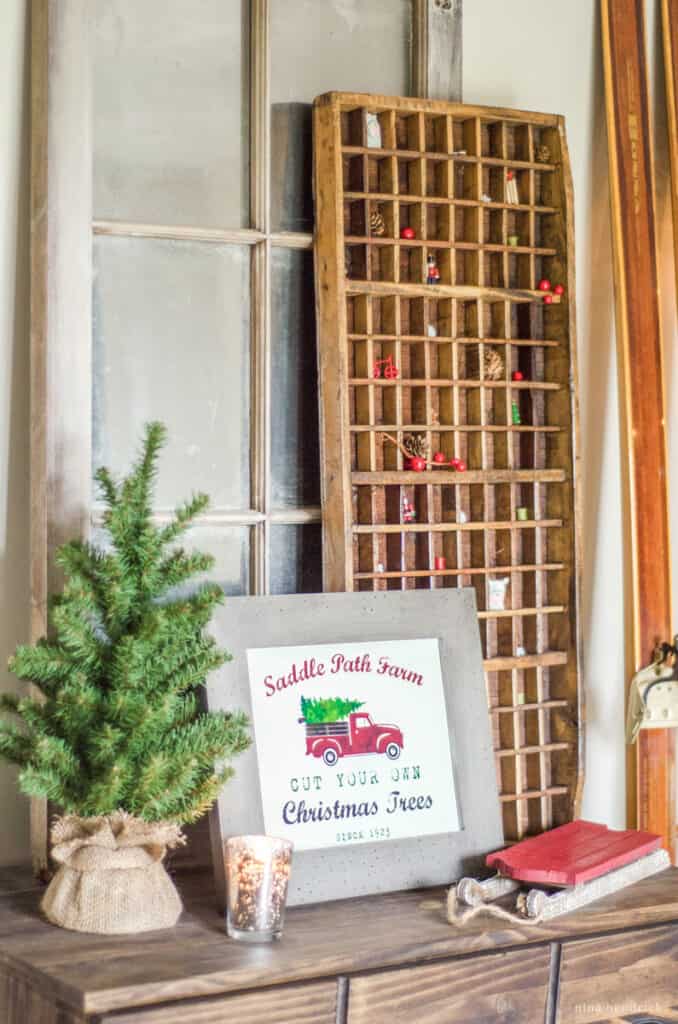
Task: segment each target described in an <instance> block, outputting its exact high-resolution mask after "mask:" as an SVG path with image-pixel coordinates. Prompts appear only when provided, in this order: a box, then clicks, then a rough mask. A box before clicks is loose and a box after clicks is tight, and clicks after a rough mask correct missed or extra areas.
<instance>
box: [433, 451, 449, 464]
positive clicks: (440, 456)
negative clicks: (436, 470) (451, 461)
mask: <svg viewBox="0 0 678 1024" xmlns="http://www.w3.org/2000/svg"><path fill="white" fill-rule="evenodd" d="M433 461H434V462H436V463H437V464H438V465H439V466H442V465H444V464H445V463H446V462H447V455H446V454H445V452H436V453H435V455H434V456H433Z"/></svg>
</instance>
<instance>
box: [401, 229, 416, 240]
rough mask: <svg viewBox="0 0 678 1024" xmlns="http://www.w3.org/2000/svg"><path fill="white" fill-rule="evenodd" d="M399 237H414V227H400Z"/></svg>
mask: <svg viewBox="0 0 678 1024" xmlns="http://www.w3.org/2000/svg"><path fill="white" fill-rule="evenodd" d="M400 237H401V238H414V237H415V234H414V228H401V229H400Z"/></svg>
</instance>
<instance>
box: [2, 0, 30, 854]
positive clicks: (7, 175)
mask: <svg viewBox="0 0 678 1024" xmlns="http://www.w3.org/2000/svg"><path fill="white" fill-rule="evenodd" d="M26 8H27V4H26V0H2V2H0V689H1V690H7V689H9V688H10V687H11V686H12V682H11V680H10V677H9V675H8V673H7V671H6V669H5V663H6V661H7V657H8V655H9V654H10V653H11V651H12V649H13V647H14V645H15V644H16V643H17V642H18V641H20V640H23V639H25V638H26V636H27V632H28V422H29V421H28V280H29V273H28V117H27V115H28V78H27V70H28V68H27V62H26ZM28 856H29V843H28V808H27V801H26V800H25V799H24V798H23V797H21V796H19V794H18V793H17V791H16V785H15V773H14V771H13V770H11V769H9V768H7V766H6V765H4V764H0V864H11V863H16V862H18V861H20V860H25V859H27V858H28Z"/></svg>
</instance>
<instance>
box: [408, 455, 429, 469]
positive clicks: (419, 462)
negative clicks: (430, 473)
mask: <svg viewBox="0 0 678 1024" xmlns="http://www.w3.org/2000/svg"><path fill="white" fill-rule="evenodd" d="M410 469H411V470H413V472H415V473H423V472H424V470H425V469H426V459H423V458H422V457H421V455H413V456H412V458H411V459H410Z"/></svg>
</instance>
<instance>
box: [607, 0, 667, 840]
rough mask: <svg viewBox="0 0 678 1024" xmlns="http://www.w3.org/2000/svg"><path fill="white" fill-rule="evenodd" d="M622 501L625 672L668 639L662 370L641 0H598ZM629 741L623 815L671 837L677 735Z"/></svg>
mask: <svg viewBox="0 0 678 1024" xmlns="http://www.w3.org/2000/svg"><path fill="white" fill-rule="evenodd" d="M601 3H602V26H603V57H604V64H605V95H606V106H607V128H608V130H607V135H608V147H609V159H610V183H611V203H612V236H613V247H614V260H615V299H616V308H617V344H618V351H619V366H620V390H621V395H622V420H623V426H622V431H623V433H622V451H623V452H624V453H625V471H624V485H625V492H626V493H625V502H626V506H627V520H628V524H629V529H630V553H631V555H630V565H629V566H628V569H629V573H630V578H631V595H630V597H631V601H630V605H631V607H630V617H631V620H632V621H631V647H632V652H631V655H630V657H631V664H630V665H629V666H628V668H629V670H630V671H629V672H628V676H629V677H630V676H631V674H632V672H633V671H636V670H637V669H638V668H640V667H641V665H643V664H647V663H648V662H649V661H650V660H651V658H652V652H653V649H654V646H655V644H656V643H657V642H658V641H665V640H670V639H671V627H672V622H671V594H670V580H669V565H670V553H669V525H668V506H667V477H666V471H667V467H666V438H665V431H664V379H663V368H662V340H661V323H660V316H659V282H658V272H657V252H656V233H655V210H654V198H653V190H654V173H653V155H652V143H651V125H650V118H649V112H648V86H647V67H646V57H645V25H644V10H643V5H642V3H641V0H601ZM635 753H636V748H630V760H629V766H628V772H627V798H628V817H629V821H628V824H629V825H631V826H637V827H638V828H642V829H647V830H648V831H650V832H656V833H657V834H659V835H661V836H662V838H663V842H664V845H665V847H666V849H667V850H669V851H670V852H671V853H672V854H673V852H674V843H675V798H674V736H673V733H672V732H671V731H670V730H665V729H664V730H662V729H651V730H643V731H641V733H640V736H639V739H638V744H637V756H635V757H634V754H635Z"/></svg>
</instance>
